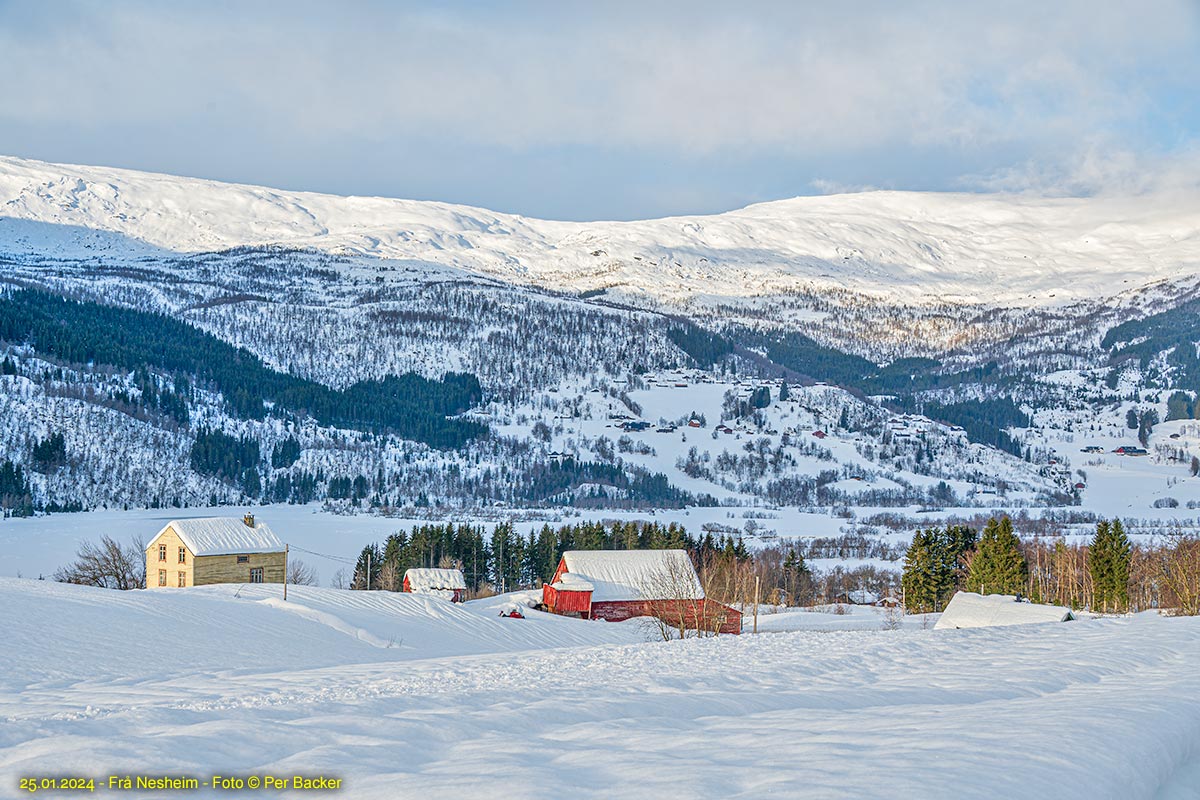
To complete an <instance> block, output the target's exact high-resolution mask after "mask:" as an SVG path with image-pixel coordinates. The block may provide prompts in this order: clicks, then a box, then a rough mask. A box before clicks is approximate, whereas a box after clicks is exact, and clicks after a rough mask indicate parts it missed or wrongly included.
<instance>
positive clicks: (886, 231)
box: [0, 158, 1200, 306]
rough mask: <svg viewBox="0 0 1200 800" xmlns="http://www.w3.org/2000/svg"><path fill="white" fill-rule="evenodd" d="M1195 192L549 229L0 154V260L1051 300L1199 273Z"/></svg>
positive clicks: (692, 292)
mask: <svg viewBox="0 0 1200 800" xmlns="http://www.w3.org/2000/svg"><path fill="white" fill-rule="evenodd" d="M1198 231H1200V198H1197V197H1188V198H1184V199H1182V200H1181V199H1180V198H1177V197H1175V198H1150V197H1139V198H1131V199H1116V198H1090V199H1081V198H1055V199H1045V198H1034V197H1027V196H1015V195H972V194H936V193H914V192H868V193H862V194H849V195H835V196H827V197H801V198H795V199H792V200H783V201H778V202H771V203H762V204H759V205H754V206H750V207H748V208H744V209H741V210H738V211H731V212H728V213H725V214H718V215H713V216H698V217H673V218H667V219H658V220H646V221H637V222H590V223H572V222H553V221H545V220H535V219H527V218H524V217H520V216H514V215H508V214H500V213H495V212H491V211H487V210H484V209H478V208H471V207H467V206H457V205H451V204H447V203H435V202H419V201H410V200H394V199H387V198H362V197H337V196H332V195H322V194H315V193H307V192H290V191H282V190H273V189H267V188H262V187H254V186H242V185H235V184H225V183H218V182H215V181H206V180H198V179H191V178H177V177H171V176H166V175H156V174H151V173H143V172H134V171H129V170H120V169H109V168H102V167H80V166H66V165H55V164H46V163H43V162H36V161H28V160H22V159H17V158H0V252H8V253H10V254H25V255H30V254H36V255H38V256H40V257H45V256H47V255H61V256H65V257H76V258H77V257H90V258H94V257H96V256H100V255H103V256H105V257H108V258H113V257H120V256H129V257H135V258H136V257H144V256H148V255H154V254H155V253H156V251H161V250H165V251H173V252H176V253H197V252H210V251H217V250H223V249H227V248H232V247H238V246H247V245H250V246H264V245H281V246H286V247H291V248H311V249H316V250H320V251H325V252H329V253H334V254H343V255H359V256H367V257H372V258H378V259H390V260H400V261H409V262H414V261H415V262H422V263H429V264H439V265H444V266H450V267H456V268H460V269H465V270H468V271H470V272H474V273H477V274H481V275H487V276H493V277H496V278H500V279H503V280H505V281H510V282H514V283H521V284H531V285H536V286H542V287H547V288H553V289H556V290H566V291H595V290H600V289H608V288H618V289H621V290H624V291H626V292H629V293H632V294H635V295H643V296H648V297H649V298H651V299H654V300H658V301H667V302H675V303H677V302H683V301H687V300H691V299H693V298H697V299H700V300H713V299H719V298H742V297H751V296H757V295H771V294H781V293H789V292H793V291H799V290H803V291H813V290H820V289H822V288H823V287H827V288H843V289H850V290H852V291H854V292H857V293H861V294H866V295H870V296H874V297H877V298H889V299H891V300H893V301H905V302H909V303H917V304H919V303H921V302H924V301H926V300H931V299H937V300H941V301H947V302H953V303H967V304H989V305H1010V306H1043V305H1058V304H1062V303H1064V302H1068V301H1071V300H1078V299H1097V298H1104V297H1110V296H1112V295H1115V294H1117V293H1120V292H1123V291H1126V290H1129V289H1135V288H1138V287H1141V286H1144V285H1146V284H1149V283H1153V282H1156V281H1162V280H1178V279H1182V278H1187V277H1191V276H1194V275H1196V274H1197V273H1198V272H1200V233H1198Z"/></svg>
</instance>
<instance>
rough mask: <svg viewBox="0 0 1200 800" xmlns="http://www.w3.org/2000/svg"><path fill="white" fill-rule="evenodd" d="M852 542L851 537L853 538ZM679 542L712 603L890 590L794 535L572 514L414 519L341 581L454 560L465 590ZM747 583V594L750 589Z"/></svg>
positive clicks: (511, 585)
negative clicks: (523, 529)
mask: <svg viewBox="0 0 1200 800" xmlns="http://www.w3.org/2000/svg"><path fill="white" fill-rule="evenodd" d="M852 546H857V543H854V545H852ZM666 548H679V549H684V550H687V552H688V554H689V555H690V557H691V559H692V563H693V565H694V566H695V567H696V571H697V574H698V575H699V577H700V582H701V585H703V586H704V590H705V594H706V595H707V596H708V597H710V598H712V599H713V600H717V601H719V602H722V603H727V604H730V605H737V606H742V607H748V606H749V605H750V604H752V603H754V602H755V600H756V599H757V600H758V601H759V602H760V603H773V604H781V605H793V606H795V605H812V604H814V603H832V602H836V601H838V600H839V599H840V598H844V597H845V596H846V594H847V593H848V592H851V591H853V590H857V589H868V590H870V591H873V592H875V593H877V594H879V595H880V596H885V595H891V594H895V592H896V591H897V590H898V588H899V587H898V585H897V579H896V574H895V573H894V572H891V571H887V570H880V569H876V568H875V567H871V566H865V567H858V568H855V569H850V570H847V569H844V568H842V567H835V568H834V569H831V570H829V571H826V572H823V573H815V572H813V571H812V570H811V569H810V568H809V566H808V563H807V561H806V559H805V555H804V547H803V546H802V545H800V544H798V543H789V544H786V545H782V546H774V547H766V548H762V549H759V550H754V551H751V550H750V549H749V548H748V547H747V546H746V545H745V543H744V542H743V541H742V539H741V537H740V536H739V537H734V536H733V535H731V534H729V533H713V532H706V533H705V534H704V535H703V536H699V537H698V536H694V535H692V534H690V533H688V531H687V530H686V529H685V528H684V527H682V526H680V525H677V524H675V523H671V524H668V525H663V524H661V523H657V522H640V521H638V522H610V523H602V522H581V523H576V524H571V525H561V526H558V527H553V526H550V525H548V524H547V525H543V526H542V527H541V528H539V529H536V530H531V531H530V532H529V533H527V534H525V535H524V536H522V535H520V534H518V533H516V532H515V530H514V529H513V526H512V525H511V524H509V523H501V524H498V525H494V526H492V527H491V528H490V529H488V528H486V527H485V526H482V525H470V524H455V523H446V524H435V525H419V526H414V527H413V528H412V529H411V530H408V531H399V532H397V533H394V534H392V535H391V536H389V537H388V538H387V539H386V540H384V541H383V542H379V543H375V544H371V545H368V546H366V547H364V548H363V550H362V552H361V553H360V554H359V557H358V560H357V562H356V564H355V569H354V574H353V578H352V580H351V581H350V586H351V588H355V589H366V588H367V586H368V575H369V576H370V588H371V589H373V590H374V589H381V590H389V591H399V590H400V589H401V588H402V582H403V579H404V572H405V571H406V570H408V569H412V568H416V567H441V568H457V569H461V570H462V571H463V575H464V577H465V579H466V582H467V586H468V587H469V591H470V592H471V593H472V594H475V595H487V594H491V593H493V592H506V591H516V590H520V589H532V588H537V587H538V586H540V585H541V584H543V583H545V582H546V581H549V580H550V579H551V578H553V577H554V572H555V570H556V569H557V568H558V562H559V559H560V558H561V557H562V554H563V553H564V552H566V551H568V550H656V549H666ZM756 592H757V594H756Z"/></svg>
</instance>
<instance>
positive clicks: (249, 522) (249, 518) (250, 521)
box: [242, 514, 254, 528]
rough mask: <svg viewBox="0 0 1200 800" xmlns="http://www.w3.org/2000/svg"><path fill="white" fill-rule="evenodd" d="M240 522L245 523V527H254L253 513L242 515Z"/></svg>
mask: <svg viewBox="0 0 1200 800" xmlns="http://www.w3.org/2000/svg"><path fill="white" fill-rule="evenodd" d="M242 522H244V523H245V525H246V527H247V528H253V527H254V515H253V514H247V515H246V516H244V517H242Z"/></svg>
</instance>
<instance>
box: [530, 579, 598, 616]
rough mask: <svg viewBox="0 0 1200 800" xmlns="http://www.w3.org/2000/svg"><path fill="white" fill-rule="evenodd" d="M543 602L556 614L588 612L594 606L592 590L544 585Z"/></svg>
mask: <svg viewBox="0 0 1200 800" xmlns="http://www.w3.org/2000/svg"><path fill="white" fill-rule="evenodd" d="M542 602H543V603H545V604H546V605H547V606H549V607H550V609H551V610H552V611H553V612H554V613H556V614H585V615H586V614H587V613H588V610H589V609H591V607H592V593H591V592H571V591H561V590H559V589H555V588H554V587H553V586H551V585H550V584H545V585H544V586H542Z"/></svg>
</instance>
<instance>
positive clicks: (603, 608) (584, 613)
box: [542, 550, 742, 633]
mask: <svg viewBox="0 0 1200 800" xmlns="http://www.w3.org/2000/svg"><path fill="white" fill-rule="evenodd" d="M542 602H543V603H545V604H546V607H547V608H548V609H549V610H550V611H551V612H553V613H555V614H568V615H571V616H580V617H583V618H585V619H603V620H607V621H609V622H619V621H621V620H626V619H632V618H633V617H646V616H650V617H658V618H659V619H661V620H663V621H665V622H668V623H670V624H672V625H678V624H679V623H680V622H681V621H682V622H683V623H684V624H685V625H686V626H687V627H688V628H703V629H705V630H716V631H719V632H720V633H741V632H742V615H741V612H739V611H738V610H737V609H734V608H730V607H729V606H726V605H723V604H722V603H718V602H716V601H715V600H709V599H708V598H707V597H705V596H704V588H703V587H702V586H701V585H700V579H699V577H698V576H697V575H696V569H695V567H693V566H692V560H691V559H690V558H689V557H688V554H687V552H685V551H683V550H569V551H567V552H566V553H563V556H562V559H561V560H560V561H559V562H558V569H557V570H556V571H555V573H554V579H553V580H551V581H550V583H548V584H546V585H545V586H543V587H542Z"/></svg>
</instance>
